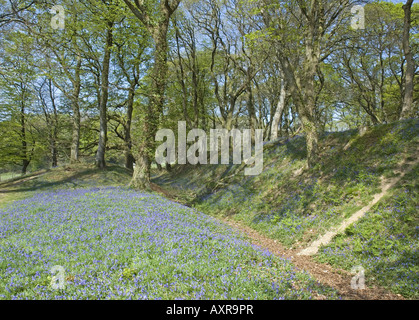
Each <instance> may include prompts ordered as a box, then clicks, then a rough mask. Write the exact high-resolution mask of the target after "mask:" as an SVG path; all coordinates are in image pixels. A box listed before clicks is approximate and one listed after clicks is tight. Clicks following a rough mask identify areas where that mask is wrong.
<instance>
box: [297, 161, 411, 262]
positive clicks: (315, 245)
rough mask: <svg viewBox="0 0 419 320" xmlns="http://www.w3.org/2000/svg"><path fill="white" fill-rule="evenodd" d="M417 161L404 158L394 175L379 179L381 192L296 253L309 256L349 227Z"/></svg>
mask: <svg viewBox="0 0 419 320" xmlns="http://www.w3.org/2000/svg"><path fill="white" fill-rule="evenodd" d="M417 163H419V159H418V158H416V159H415V160H414V161H407V160H405V161H404V162H403V163H402V164H401V165H400V166H399V169H398V170H396V171H395V173H396V174H398V175H397V176H396V177H393V178H389V179H383V178H382V179H381V186H380V188H381V192H380V193H377V194H375V195H374V198H373V200H372V201H371V202H370V203H369V204H368V205H366V206H365V207H363V208H361V209H360V210H358V211H357V212H355V213H354V214H353V215H352V216H350V217H349V218H348V219H346V220H344V221H343V222H342V223H341V224H340V225H339V226H338V227H334V228H332V229H330V230H329V231H328V232H326V234H324V235H323V236H321V237H319V238H318V239H317V240H315V241H314V242H312V243H311V244H310V246H308V247H307V248H305V249H304V250H301V251H300V252H299V253H297V255H302V256H311V255H314V254H316V253H317V252H318V251H319V248H320V247H321V246H322V245H327V244H329V243H330V241H332V239H333V237H334V236H336V235H337V234H339V233H342V232H344V231H345V229H346V228H347V227H349V226H350V225H351V224H353V223H355V222H356V221H358V220H359V219H361V218H362V217H363V216H365V214H366V213H367V212H368V211H369V210H370V209H371V208H372V207H373V206H374V205H375V204H376V203H377V202H378V201H380V200H381V198H382V197H384V196H385V195H386V194H387V192H388V190H389V189H390V188H392V187H394V186H395V185H396V184H397V183H398V182H399V181H400V180H401V179H402V178H403V177H404V175H405V174H406V173H408V172H410V171H411V170H412V169H413V168H414V166H415V165H416V164H417ZM403 166H408V169H406V170H402V169H401V168H402V167H403Z"/></svg>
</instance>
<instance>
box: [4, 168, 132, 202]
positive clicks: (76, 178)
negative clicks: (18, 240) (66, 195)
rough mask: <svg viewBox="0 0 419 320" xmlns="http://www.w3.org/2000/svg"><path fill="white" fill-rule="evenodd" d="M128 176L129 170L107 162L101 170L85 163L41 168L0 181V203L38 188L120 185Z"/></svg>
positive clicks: (17, 198)
mask: <svg viewBox="0 0 419 320" xmlns="http://www.w3.org/2000/svg"><path fill="white" fill-rule="evenodd" d="M131 176H132V172H131V171H129V170H127V169H125V168H122V167H119V166H109V167H107V168H106V169H105V170H103V171H102V170H97V169H96V168H94V167H92V166H87V165H72V166H65V167H57V168H54V169H50V170H42V171H39V172H34V173H31V174H28V175H26V176H24V177H23V178H22V177H17V178H14V179H12V180H8V181H6V182H2V183H0V207H1V206H2V205H4V204H6V203H9V202H10V201H15V200H20V199H24V198H26V197H28V196H31V195H33V194H35V193H38V192H41V191H47V190H57V189H64V188H65V189H68V188H69V189H76V188H86V187H94V186H124V185H127V184H128V183H129V181H130V179H131Z"/></svg>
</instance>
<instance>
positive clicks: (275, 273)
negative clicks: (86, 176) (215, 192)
mask: <svg viewBox="0 0 419 320" xmlns="http://www.w3.org/2000/svg"><path fill="white" fill-rule="evenodd" d="M54 266H61V267H62V268H63V269H64V273H62V274H61V275H62V276H63V277H64V278H63V279H62V280H64V282H62V280H61V281H59V280H57V277H58V276H59V275H58V274H55V273H52V272H51V269H52V267H54ZM58 278H59V277H58ZM320 294H321V295H325V296H327V297H328V298H331V299H336V298H339V297H338V296H337V295H336V293H335V292H334V291H333V290H331V289H330V288H325V287H323V286H321V285H320V284H319V283H317V282H315V281H314V280H313V279H311V278H310V276H309V275H308V274H307V273H304V272H300V271H298V270H296V269H295V267H294V266H293V265H292V264H291V263H290V262H289V261H288V260H286V259H282V258H279V257H277V256H274V255H272V254H271V253H270V252H268V251H264V250H262V249H260V248H258V247H256V246H253V245H251V244H249V242H248V241H247V240H246V239H245V237H244V235H242V234H239V233H238V232H236V231H235V230H233V229H231V228H230V227H228V226H226V225H224V224H221V223H220V222H218V221H217V220H215V219H214V218H211V217H209V216H207V215H204V214H202V213H199V212H197V211H196V210H195V209H191V208H188V207H185V206H182V205H180V204H177V203H174V202H171V201H169V200H166V199H164V198H162V197H160V196H157V195H153V194H149V193H140V192H137V191H134V190H130V189H126V188H120V187H106V188H88V189H74V190H58V191H50V192H44V193H38V194H36V195H34V196H32V197H31V198H27V199H24V200H20V201H15V202H13V203H11V204H9V205H8V206H6V207H5V208H3V209H0V299H312V298H315V297H316V296H317V295H320Z"/></svg>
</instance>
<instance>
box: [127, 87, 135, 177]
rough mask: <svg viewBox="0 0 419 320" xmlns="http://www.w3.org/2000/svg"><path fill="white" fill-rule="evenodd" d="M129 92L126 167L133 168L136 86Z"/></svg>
mask: <svg viewBox="0 0 419 320" xmlns="http://www.w3.org/2000/svg"><path fill="white" fill-rule="evenodd" d="M131 89H132V90H131V91H130V92H129V96H128V106H127V123H126V126H125V135H124V137H125V168H127V169H130V170H133V168H134V167H133V165H134V160H135V159H134V156H133V155H132V141H131V122H132V112H133V109H134V95H135V92H134V88H131Z"/></svg>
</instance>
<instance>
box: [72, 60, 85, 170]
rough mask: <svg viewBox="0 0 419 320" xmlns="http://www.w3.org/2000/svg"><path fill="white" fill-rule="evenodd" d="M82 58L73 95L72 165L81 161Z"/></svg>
mask: <svg viewBox="0 0 419 320" xmlns="http://www.w3.org/2000/svg"><path fill="white" fill-rule="evenodd" d="M81 62H82V61H81V58H80V56H79V57H77V66H76V70H75V75H74V88H73V95H72V103H71V104H72V108H73V119H72V120H73V133H72V139H71V151H70V163H76V162H78V161H79V148H80V106H79V96H80V87H81V81H80V69H81Z"/></svg>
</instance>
